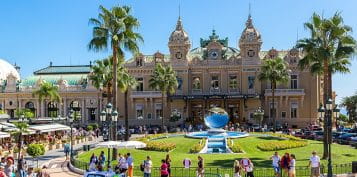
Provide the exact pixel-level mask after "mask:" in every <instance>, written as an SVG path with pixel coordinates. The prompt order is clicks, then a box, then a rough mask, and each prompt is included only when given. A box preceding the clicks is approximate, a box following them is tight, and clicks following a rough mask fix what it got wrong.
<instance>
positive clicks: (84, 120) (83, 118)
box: [81, 98, 87, 123]
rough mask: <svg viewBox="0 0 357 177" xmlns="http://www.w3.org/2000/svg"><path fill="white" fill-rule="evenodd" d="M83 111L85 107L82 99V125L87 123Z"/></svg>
mask: <svg viewBox="0 0 357 177" xmlns="http://www.w3.org/2000/svg"><path fill="white" fill-rule="evenodd" d="M85 109H86V106H85V99H84V98H83V99H82V108H81V110H82V111H81V112H82V113H81V114H82V123H85V122H86V121H87V117H86V115H85V112H86V111H85Z"/></svg>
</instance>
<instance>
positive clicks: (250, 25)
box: [245, 3, 253, 28]
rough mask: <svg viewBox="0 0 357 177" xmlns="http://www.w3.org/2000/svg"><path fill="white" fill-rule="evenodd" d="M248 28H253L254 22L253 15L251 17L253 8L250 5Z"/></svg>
mask: <svg viewBox="0 0 357 177" xmlns="http://www.w3.org/2000/svg"><path fill="white" fill-rule="evenodd" d="M245 25H246V27H247V28H253V21H252V15H251V7H250V3H249V11H248V20H247V22H246V23H245Z"/></svg>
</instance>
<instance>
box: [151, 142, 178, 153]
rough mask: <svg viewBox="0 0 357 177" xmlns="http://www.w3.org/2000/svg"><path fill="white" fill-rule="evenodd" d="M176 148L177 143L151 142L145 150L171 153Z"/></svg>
mask: <svg viewBox="0 0 357 177" xmlns="http://www.w3.org/2000/svg"><path fill="white" fill-rule="evenodd" d="M175 148H176V144H175V143H168V142H155V141H149V142H147V143H146V148H145V150H149V151H163V152H169V151H171V150H173V149H175Z"/></svg>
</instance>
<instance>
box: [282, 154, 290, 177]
mask: <svg viewBox="0 0 357 177" xmlns="http://www.w3.org/2000/svg"><path fill="white" fill-rule="evenodd" d="M289 164H290V155H289V153H287V152H286V153H285V155H284V156H283V157H282V158H281V160H280V166H281V168H282V169H283V171H284V173H285V174H288V172H289Z"/></svg>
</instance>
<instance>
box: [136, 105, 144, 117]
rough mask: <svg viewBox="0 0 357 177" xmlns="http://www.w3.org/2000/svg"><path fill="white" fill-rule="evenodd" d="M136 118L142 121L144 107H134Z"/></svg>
mask: <svg viewBox="0 0 357 177" xmlns="http://www.w3.org/2000/svg"><path fill="white" fill-rule="evenodd" d="M136 118H137V119H143V118H144V105H142V104H137V105H136Z"/></svg>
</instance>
